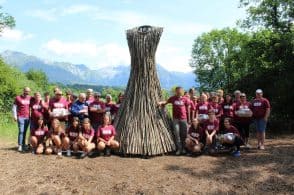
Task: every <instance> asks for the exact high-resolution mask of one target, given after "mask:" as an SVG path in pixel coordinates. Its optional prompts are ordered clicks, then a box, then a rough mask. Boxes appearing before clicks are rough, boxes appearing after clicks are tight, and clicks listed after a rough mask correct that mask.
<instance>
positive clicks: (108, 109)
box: [105, 102, 114, 114]
mask: <svg viewBox="0 0 294 195" xmlns="http://www.w3.org/2000/svg"><path fill="white" fill-rule="evenodd" d="M113 107H114V103H113V102H110V103H107V102H106V103H105V112H110V113H111V114H113Z"/></svg>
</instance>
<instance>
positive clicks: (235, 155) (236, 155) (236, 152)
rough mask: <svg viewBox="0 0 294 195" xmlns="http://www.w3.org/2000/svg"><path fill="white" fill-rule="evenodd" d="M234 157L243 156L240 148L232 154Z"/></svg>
mask: <svg viewBox="0 0 294 195" xmlns="http://www.w3.org/2000/svg"><path fill="white" fill-rule="evenodd" d="M232 155H233V156H234V157H240V156H241V153H240V151H239V150H236V151H235V152H233V154H232Z"/></svg>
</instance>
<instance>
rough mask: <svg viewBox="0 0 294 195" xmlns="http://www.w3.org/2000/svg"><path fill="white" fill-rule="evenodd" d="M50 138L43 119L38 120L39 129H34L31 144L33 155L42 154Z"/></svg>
mask: <svg viewBox="0 0 294 195" xmlns="http://www.w3.org/2000/svg"><path fill="white" fill-rule="evenodd" d="M47 138H48V128H47V127H45V126H44V120H43V117H42V116H40V117H39V118H38V126H37V128H34V129H32V131H31V138H30V143H31V146H32V153H33V154H42V153H43V152H44V149H45V141H46V139H47Z"/></svg>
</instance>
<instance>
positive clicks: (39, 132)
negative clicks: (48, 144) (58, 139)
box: [31, 127, 49, 144]
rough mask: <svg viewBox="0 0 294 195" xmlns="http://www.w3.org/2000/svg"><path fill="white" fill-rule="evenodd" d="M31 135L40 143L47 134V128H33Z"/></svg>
mask: <svg viewBox="0 0 294 195" xmlns="http://www.w3.org/2000/svg"><path fill="white" fill-rule="evenodd" d="M31 135H32V136H35V137H36V138H37V140H38V143H39V144H40V143H42V142H44V141H45V137H48V136H49V132H48V128H47V127H44V128H36V129H33V130H32V132H31Z"/></svg>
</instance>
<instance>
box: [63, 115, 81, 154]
mask: <svg viewBox="0 0 294 195" xmlns="http://www.w3.org/2000/svg"><path fill="white" fill-rule="evenodd" d="M79 133H80V125H79V118H78V117H73V119H72V122H71V124H70V126H69V127H68V128H67V129H66V131H65V136H64V137H63V139H62V147H63V149H64V150H66V156H71V149H73V150H74V152H77V151H78V146H77V144H78V137H79Z"/></svg>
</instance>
